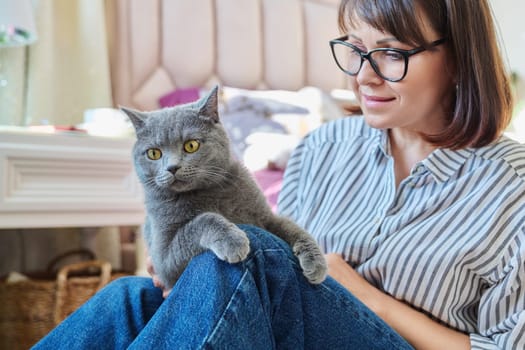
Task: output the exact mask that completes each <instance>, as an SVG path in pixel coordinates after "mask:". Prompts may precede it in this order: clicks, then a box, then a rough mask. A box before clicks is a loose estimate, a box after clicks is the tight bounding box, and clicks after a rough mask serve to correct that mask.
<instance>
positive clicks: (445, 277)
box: [279, 117, 525, 349]
mask: <svg viewBox="0 0 525 350" xmlns="http://www.w3.org/2000/svg"><path fill="white" fill-rule="evenodd" d="M279 211H280V213H281V214H282V215H285V216H288V217H290V218H292V219H294V220H295V221H296V222H297V223H298V224H299V225H301V226H302V227H304V228H305V229H306V230H308V231H309V232H310V233H311V234H312V235H313V236H315V238H316V239H317V240H318V242H319V244H320V245H321V248H322V249H323V250H324V251H325V252H336V253H340V254H342V255H343V257H344V258H345V260H346V261H348V263H349V264H350V265H351V266H352V267H354V268H355V269H356V271H357V272H358V273H360V274H361V275H362V276H363V277H364V278H366V280H368V281H369V282H370V283H371V284H373V285H374V286H376V287H378V288H379V289H381V290H383V291H385V292H386V293H388V294H390V295H392V296H393V297H395V298H397V299H399V300H403V301H405V302H407V303H409V304H410V305H412V306H413V307H414V308H416V309H417V310H420V311H422V312H424V313H426V314H427V315H429V316H430V317H432V318H433V319H435V320H437V321H440V322H441V323H443V324H445V325H448V326H450V327H452V328H454V329H457V330H459V331H462V332H464V333H467V334H470V339H471V344H472V347H473V348H474V349H525V146H524V145H521V144H519V143H517V142H515V141H512V140H510V139H508V138H506V137H502V138H500V139H499V140H498V141H497V142H496V143H494V144H492V145H490V146H487V147H482V148H467V149H462V150H457V151H453V150H449V149H437V150H435V151H434V152H433V153H431V154H430V155H429V156H428V157H427V158H426V159H424V160H423V161H421V162H419V163H418V164H416V165H415V166H414V168H413V169H412V171H411V173H410V175H409V176H408V177H407V178H406V179H404V180H403V181H402V182H401V183H400V184H399V185H398V186H397V188H396V184H395V176H394V165H393V158H392V157H391V155H390V152H389V142H388V134H387V133H386V132H385V131H383V130H377V129H372V128H370V127H369V126H367V125H366V124H365V122H364V120H363V118H362V117H350V118H343V119H340V120H336V121H334V122H331V123H328V124H325V125H323V126H322V127H321V128H319V129H317V130H316V131H314V132H313V133H311V134H310V135H308V136H307V137H306V138H305V139H304V140H303V142H302V143H301V144H300V145H299V146H298V148H297V149H296V150H295V152H294V153H293V155H292V157H291V158H290V161H289V163H288V166H287V169H286V174H285V179H284V183H283V189H282V191H281V194H280V198H279Z"/></svg>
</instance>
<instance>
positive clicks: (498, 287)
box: [470, 227, 525, 350]
mask: <svg viewBox="0 0 525 350" xmlns="http://www.w3.org/2000/svg"><path fill="white" fill-rule="evenodd" d="M505 255H506V256H507V257H506V258H505V259H504V260H507V261H504V262H503V263H502V265H501V266H503V269H502V274H501V279H499V281H497V283H494V284H493V285H492V286H491V287H490V288H488V289H487V290H486V291H485V293H484V295H483V296H482V298H481V301H480V306H479V315H478V329H479V334H471V335H470V340H471V345H472V349H487V350H488V349H491V350H492V349H509V350H510V349H516V350H517V349H525V227H522V229H521V233H520V234H519V235H518V237H516V238H515V239H514V242H513V243H512V244H511V245H510V247H509V254H505Z"/></svg>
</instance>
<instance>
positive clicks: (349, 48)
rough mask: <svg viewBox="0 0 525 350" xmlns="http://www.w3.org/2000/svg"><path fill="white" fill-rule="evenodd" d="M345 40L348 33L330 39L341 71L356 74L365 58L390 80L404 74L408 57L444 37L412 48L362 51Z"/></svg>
mask: <svg viewBox="0 0 525 350" xmlns="http://www.w3.org/2000/svg"><path fill="white" fill-rule="evenodd" d="M346 40H348V35H345V36H342V37H340V38H337V39H334V40H330V47H331V48H332V55H333V56H334V59H335V63H337V66H338V67H339V68H340V69H341V70H342V71H343V72H345V73H346V74H349V75H351V76H356V75H357V74H358V73H359V71H360V70H361V67H362V66H363V62H364V60H365V59H366V60H368V62H370V65H371V66H372V68H373V69H374V72H376V74H377V75H379V76H380V77H381V78H383V79H385V80H388V81H391V82H397V81H400V80H402V79H403V78H404V77H405V76H406V74H407V70H408V58H409V57H410V56H412V55H415V54H417V53H420V52H422V51H425V50H428V49H430V48H433V47H435V46H438V45H441V44H443V43H444V42H445V41H446V39H445V38H442V39H439V40H436V41H433V42H431V43H430V44H429V45H426V46H420V47H417V48H415V49H412V50H401V49H396V48H378V49H374V50H370V51H368V52H364V51H362V50H360V49H359V48H357V47H356V46H355V45H352V44H350V43H349V42H347V41H346Z"/></svg>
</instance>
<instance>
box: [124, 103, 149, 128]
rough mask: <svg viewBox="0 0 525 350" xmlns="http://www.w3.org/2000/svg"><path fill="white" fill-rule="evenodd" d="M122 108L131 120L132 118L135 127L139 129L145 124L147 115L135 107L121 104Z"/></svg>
mask: <svg viewBox="0 0 525 350" xmlns="http://www.w3.org/2000/svg"><path fill="white" fill-rule="evenodd" d="M120 110H121V111H122V112H124V113H126V115H127V116H128V118H129V120H131V124H133V126H134V127H135V130H136V131H139V130H140V129H142V127H143V126H144V120H145V119H146V116H145V115H144V114H143V113H141V112H139V111H136V110H134V109H131V108H126V107H122V106H120Z"/></svg>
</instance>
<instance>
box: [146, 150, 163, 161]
mask: <svg viewBox="0 0 525 350" xmlns="http://www.w3.org/2000/svg"><path fill="white" fill-rule="evenodd" d="M146 155H147V156H148V158H149V159H151V160H159V159H160V157H162V151H161V150H160V149H158V148H150V149H148V150H147V151H146Z"/></svg>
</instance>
